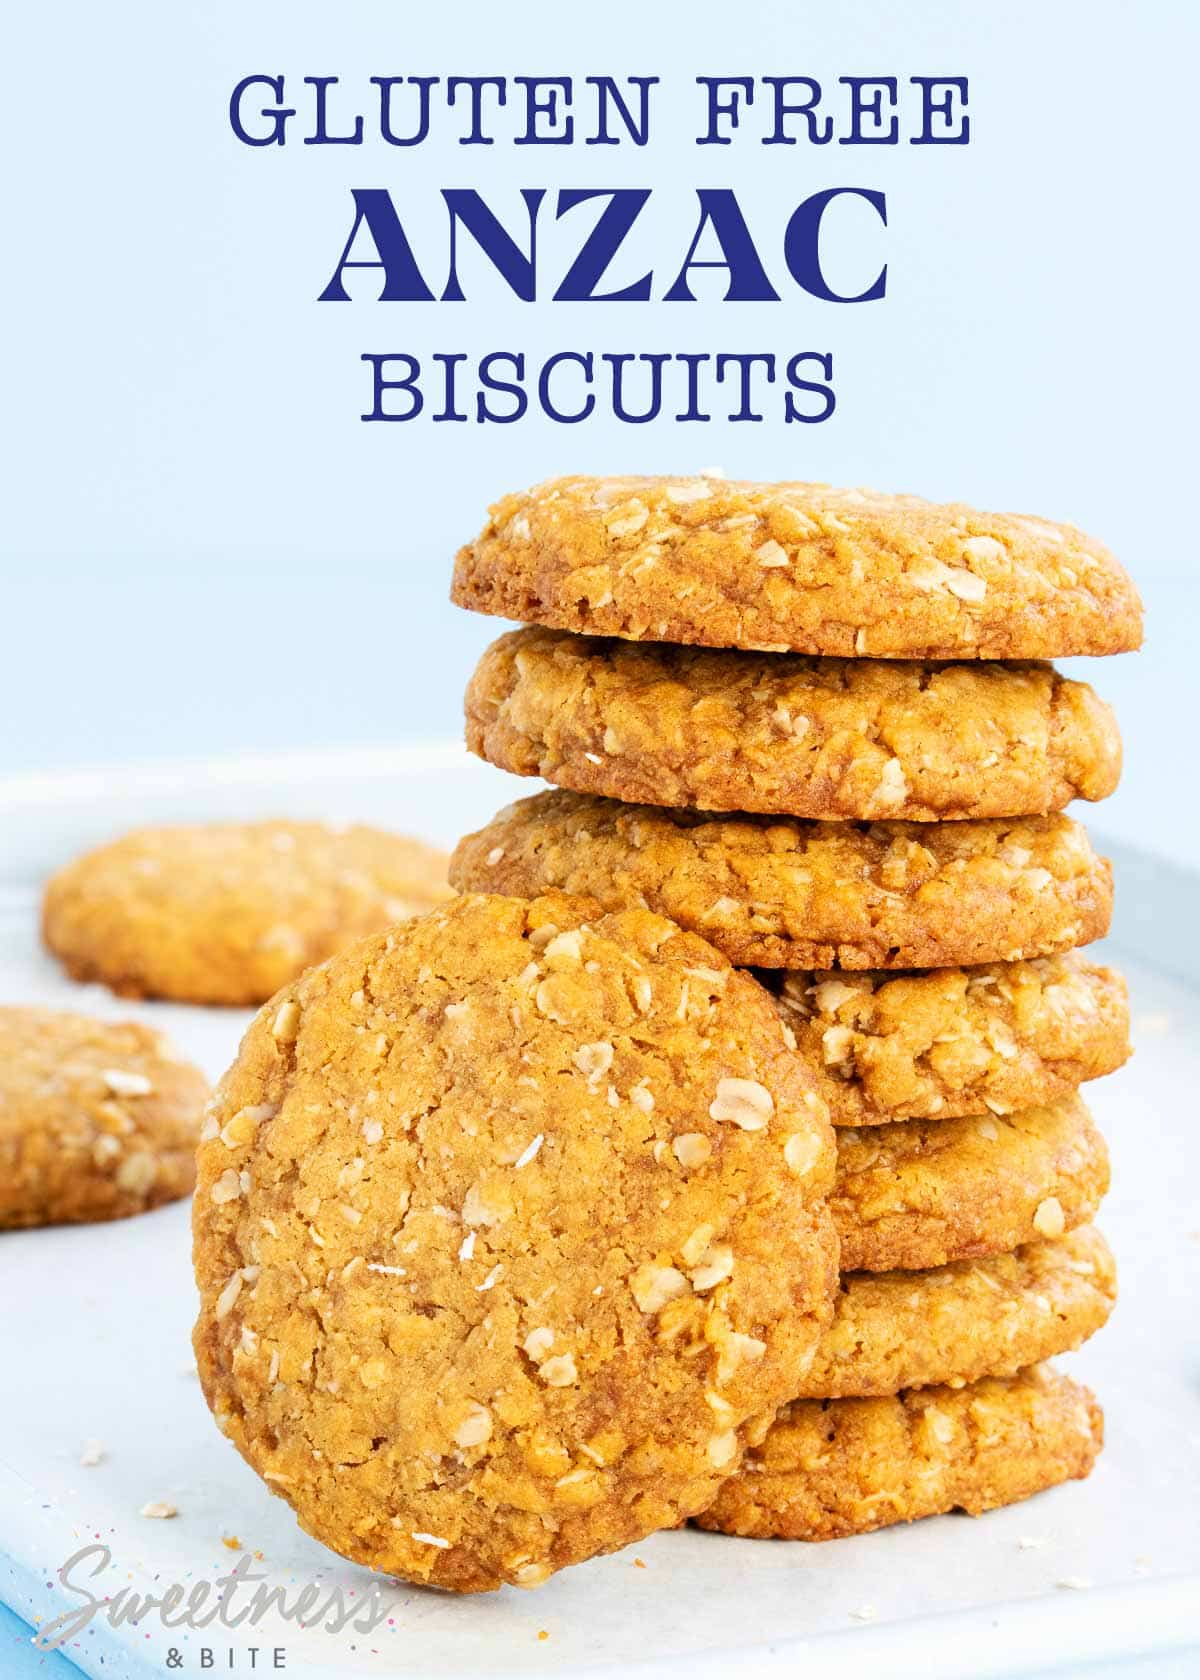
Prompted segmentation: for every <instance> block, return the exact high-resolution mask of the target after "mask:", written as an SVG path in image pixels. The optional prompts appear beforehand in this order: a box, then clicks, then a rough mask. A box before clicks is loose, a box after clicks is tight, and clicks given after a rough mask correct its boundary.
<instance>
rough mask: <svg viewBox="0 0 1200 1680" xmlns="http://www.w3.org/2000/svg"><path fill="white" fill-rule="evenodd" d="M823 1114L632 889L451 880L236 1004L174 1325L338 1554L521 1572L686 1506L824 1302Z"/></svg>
mask: <svg viewBox="0 0 1200 1680" xmlns="http://www.w3.org/2000/svg"><path fill="white" fill-rule="evenodd" d="M833 1166H834V1148H833V1134H832V1131H831V1129H830V1127H829V1123H828V1117H827V1113H826V1110H825V1108H824V1104H823V1103H822V1102H821V1100H820V1098H819V1097H818V1096H817V1094H816V1092H815V1088H814V1083H813V1080H812V1077H811V1075H810V1073H809V1072H808V1070H807V1068H806V1067H805V1066H804V1064H803V1063H802V1061H801V1060H800V1058H798V1057H796V1056H795V1055H794V1054H792V1053H790V1052H789V1051H788V1049H787V1046H786V1043H785V1040H784V1035H783V1030H782V1026H781V1023H780V1021H779V1018H778V1014H777V1012H776V1010H775V1007H774V1005H773V1003H772V1002H771V1000H770V999H769V998H768V996H767V995H766V993H765V992H764V991H763V990H762V988H761V987H760V986H758V984H757V982H755V981H753V980H752V979H751V978H750V977H749V976H747V975H744V974H739V973H737V972H736V971H735V970H733V969H732V968H731V967H730V966H729V965H728V964H727V963H726V962H725V961H724V959H723V958H721V957H720V956H719V955H718V953H716V952H715V951H714V950H713V949H712V948H711V947H710V946H708V945H706V944H705V943H704V942H703V941H702V940H699V939H698V938H696V937H695V936H693V935H689V934H686V933H682V932H680V930H679V929H678V928H676V927H675V926H673V925H672V924H670V923H668V922H666V921H664V920H663V919H662V918H660V917H657V916H654V915H651V914H649V913H647V912H645V911H629V912H623V913H620V914H616V915H605V914H602V913H600V912H599V911H598V910H597V909H596V907H595V906H594V905H588V904H586V903H583V904H581V903H580V902H578V901H572V900H569V899H567V898H565V897H563V896H561V895H554V896H551V897H548V898H541V899H536V900H533V901H532V902H526V901H520V900H516V899H505V898H497V897H488V896H466V897H463V898H460V899H457V900H455V901H453V902H452V903H450V904H449V905H447V906H445V907H444V908H441V909H438V910H435V911H433V912H431V913H430V914H428V915H427V916H424V917H421V918H419V919H417V920H414V921H411V922H408V923H405V924H403V925H401V926H399V927H395V928H392V929H390V930H389V931H388V932H386V933H384V934H381V935H378V936H376V937H374V938H372V939H369V940H366V941H364V942H362V943H361V944H359V945H357V946H355V947H352V948H350V949H348V950H346V951H343V952H341V953H339V954H338V955H337V956H335V957H334V958H332V959H331V960H330V961H329V962H327V963H325V964H323V965H322V966H321V967H319V968H317V969H314V970H311V971H309V973H307V974H306V975H304V976H302V977H301V978H300V979H299V980H298V981H296V982H295V983H294V984H293V985H291V986H289V987H288V988H286V989H285V990H284V991H283V992H282V993H280V994H279V996H277V997H276V998H275V999H273V1000H272V1002H271V1003H270V1004H269V1005H268V1006H267V1007H266V1009H264V1010H263V1011H261V1012H260V1014H259V1016H258V1017H257V1019H256V1020H255V1022H254V1023H253V1025H252V1026H251V1027H250V1029H249V1031H248V1033H247V1035H246V1037H245V1039H244V1040H243V1043H242V1047H241V1051H240V1053H239V1056H238V1059H237V1061H236V1062H235V1064H234V1066H233V1067H232V1068H231V1069H230V1071H229V1072H228V1073H227V1074H226V1076H225V1078H224V1079H223V1081H222V1082H221V1085H220V1088H219V1090H218V1094H217V1097H216V1100H215V1103H214V1106H213V1111H212V1115H211V1118H210V1120H209V1121H208V1122H207V1123H206V1127H205V1140H204V1141H203V1143H202V1145H201V1148H200V1154H199V1171H200V1181H199V1187H198V1190H197V1195H196V1200H195V1213H194V1230H195V1245H194V1247H195V1260H196V1269H197V1277H198V1282H199V1286H200V1292H201V1312H200V1317H199V1321H198V1323H197V1327H196V1333H195V1345H196V1351H197V1361H198V1365H199V1369H200V1374H201V1379H202V1382H203V1384H204V1390H205V1394H206V1396H207V1398H208V1401H209V1404H210V1406H211V1407H212V1409H213V1411H214V1412H215V1414H216V1416H217V1419H218V1422H219V1423H220V1425H221V1427H222V1428H223V1430H224V1431H225V1433H226V1434H227V1435H228V1436H229V1437H230V1439H231V1440H232V1441H233V1442H234V1444H235V1445H236V1446H237V1447H238V1449H239V1450H240V1451H241V1452H242V1454H243V1455H244V1456H245V1457H246V1458H247V1459H248V1461H249V1462H250V1463H251V1464H252V1465H253V1466H254V1468H255V1469H256V1470H257V1471H258V1472H259V1474H260V1475H262V1476H263V1477H264V1478H265V1479H266V1480H267V1481H268V1483H269V1484H270V1486H271V1487H272V1488H273V1490H274V1491H275V1492H277V1493H280V1494H282V1495H283V1497H285V1498H286V1499H287V1500H288V1501H289V1502H290V1503H291V1504H292V1506H293V1507H294V1509H295V1511H296V1513H297V1516H298V1517H299V1519H300V1521H301V1523H302V1525H303V1526H304V1527H305V1528H307V1529H308V1530H309V1532H311V1533H312V1534H314V1535H316V1537H317V1538H318V1539H320V1540H322V1541H323V1542H324V1543H325V1544H326V1545H328V1546H331V1547H332V1548H333V1549H334V1550H336V1551H340V1552H342V1553H344V1554H345V1555H346V1556H348V1557H352V1558H354V1559H356V1560H357V1561H358V1562H361V1563H364V1564H367V1565H369V1566H371V1567H373V1568H377V1569H380V1570H383V1571H385V1572H388V1573H392V1574H398V1575H401V1576H404V1577H405V1578H407V1579H410V1580H414V1581H418V1582H428V1583H430V1584H433V1585H437V1586H444V1587H449V1588H452V1589H455V1590H458V1591H479V1590H485V1589H488V1588H491V1587H495V1586H498V1585H500V1584H502V1583H505V1582H511V1583H515V1584H518V1585H534V1584H537V1583H538V1582H539V1581H541V1580H543V1579H544V1578H545V1577H546V1576H547V1575H549V1574H550V1573H551V1572H552V1571H554V1570H556V1569H559V1568H562V1567H564V1566H565V1565H567V1564H570V1563H575V1562H579V1561H581V1560H582V1559H584V1558H587V1557H591V1556H593V1555H595V1554H597V1553H600V1552H605V1551H609V1550H612V1549H615V1548H616V1547H618V1546H621V1545H624V1544H626V1543H628V1542H629V1541H632V1540H635V1539H637V1538H640V1537H642V1536H644V1535H646V1534H648V1533H650V1532H651V1531H653V1530H655V1529H658V1528H662V1527H665V1526H670V1525H672V1524H674V1523H675V1522H677V1521H678V1520H680V1519H681V1518H683V1517H686V1516H688V1515H691V1514H692V1513H694V1512H695V1511H698V1510H700V1509H702V1508H703V1507H704V1506H705V1505H706V1504H707V1503H708V1502H709V1501H710V1500H711V1498H712V1496H713V1494H714V1492H715V1491H716V1488H717V1486H718V1485H719V1483H720V1481H721V1479H722V1478H723V1476H725V1475H727V1474H728V1473H729V1470H730V1468H731V1467H732V1466H733V1465H735V1464H736V1463H737V1461H738V1458H739V1455H740V1453H741V1450H742V1447H743V1444H744V1437H745V1435H746V1433H748V1431H749V1430H750V1428H751V1427H752V1425H753V1424H754V1423H755V1422H756V1421H757V1420H761V1419H762V1417H763V1415H764V1414H766V1415H770V1414H772V1413H773V1411H774V1409H775V1408H776V1407H777V1406H778V1405H780V1404H782V1403H783V1402H784V1401H785V1400H786V1399H787V1398H788V1396H789V1394H790V1393H791V1391H792V1389H793V1387H794V1384H795V1381H796V1372H797V1371H802V1370H803V1369H804V1368H805V1367H806V1366H807V1364H808V1362H809V1361H810V1359H811V1358H812V1356H813V1353H814V1350H815V1348H816V1344H817V1341H818V1339H819V1336H820V1333H821V1330H822V1329H823V1328H824V1326H825V1325H826V1324H827V1323H828V1322H829V1318H830V1314H831V1311H832V1295H833V1290H834V1288H835V1286H836V1267H837V1249H836V1240H835V1238H834V1234H833V1229H832V1222H831V1220H830V1217H829V1214H828V1212H827V1210H826V1207H825V1203H824V1198H825V1195H826V1193H827V1191H828V1188H829V1186H830V1184H831V1182H832V1178H833Z"/></svg>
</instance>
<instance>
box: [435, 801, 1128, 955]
mask: <svg viewBox="0 0 1200 1680" xmlns="http://www.w3.org/2000/svg"><path fill="white" fill-rule="evenodd" d="M450 879H451V881H452V882H453V883H454V885H455V886H457V887H460V888H462V889H464V890H467V891H473V892H506V893H518V894H525V895H532V894H535V893H539V892H545V891H547V890H548V889H551V888H561V889H562V890H563V891H566V892H575V893H585V894H587V895H589V896H591V897H593V898H595V899H597V900H598V901H599V902H600V903H601V904H603V905H604V906H605V908H606V909H616V908H619V907H620V906H621V905H622V904H644V905H646V906H648V907H649V908H650V909H652V910H656V911H658V912H659V913H660V914H661V915H664V916H669V917H671V919H672V920H673V921H676V922H678V923H679V925H680V926H681V927H686V928H691V929H694V930H695V931H696V932H697V933H700V934H703V936H704V937H705V938H706V939H709V940H711V942H712V943H713V944H714V945H716V946H717V947H718V949H720V950H722V951H724V953H725V955H726V956H727V957H729V959H730V960H731V961H732V962H734V963H737V964H739V965H742V966H757V967H762V968H799V969H814V968H820V969H825V968H854V969H860V968H887V969H893V968H939V967H951V966H957V965H960V964H977V963H991V962H1000V961H1018V960H1022V959H1025V958H1029V957H1038V956H1046V955H1049V954H1050V953H1053V952H1058V951H1066V950H1070V949H1071V948H1072V947H1074V946H1076V945H1086V944H1087V943H1088V942H1089V941H1090V940H1093V939H1099V938H1100V937H1101V936H1102V935H1103V934H1105V933H1106V932H1107V931H1108V923H1109V917H1110V915H1111V913H1112V871H1111V869H1110V868H1109V865H1108V863H1107V862H1106V861H1105V860H1104V859H1103V858H1099V857H1097V855H1096V853H1095V852H1094V851H1093V850H1092V848H1091V845H1090V843H1089V841H1088V837H1087V834H1086V832H1085V830H1084V829H1083V828H1082V827H1081V826H1080V824H1079V823H1077V822H1074V821H1072V819H1071V818H1070V817H1065V816H1053V817H1028V818H1025V819H1022V820H1019V821H990V822H954V823H898V822H889V823H871V824H852V823H816V822H802V821H795V820H792V821H789V820H788V819H787V818H783V817H774V818H768V817H715V816H703V815H701V814H700V813H698V812H694V811H671V810H662V809H659V808H658V807H657V806H653V805H634V806H629V805H623V804H620V803H618V802H617V801H616V800H611V799H593V798H588V797H587V796H585V795H583V794H577V793H566V792H562V791H553V792H550V793H540V794H535V795H534V796H533V798H531V799H522V800H520V801H519V802H518V803H517V804H515V805H510V806H508V807H507V809H505V810H503V811H500V812H499V813H498V814H497V815H496V816H495V817H493V819H492V821H491V822H490V823H488V825H487V827H486V828H483V829H481V830H480V831H479V832H478V833H476V834H471V835H468V836H467V837H466V839H464V840H461V841H460V842H459V845H458V849H457V850H456V851H455V853H454V856H453V858H452V859H451V863H450Z"/></svg>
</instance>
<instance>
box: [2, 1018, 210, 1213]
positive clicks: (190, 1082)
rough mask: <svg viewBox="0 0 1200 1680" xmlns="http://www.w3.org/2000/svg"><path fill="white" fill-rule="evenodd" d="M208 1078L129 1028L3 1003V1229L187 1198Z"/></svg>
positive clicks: (145, 1031)
mask: <svg viewBox="0 0 1200 1680" xmlns="http://www.w3.org/2000/svg"><path fill="white" fill-rule="evenodd" d="M207 1097H208V1081H207V1080H206V1079H205V1077H204V1075H203V1074H202V1073H201V1072H200V1070H199V1069H198V1068H194V1067H192V1066H191V1064H190V1063H189V1062H184V1061H181V1060H180V1059H179V1057H178V1055H177V1054H176V1052H175V1051H174V1050H173V1049H172V1048H171V1046H170V1045H169V1044H168V1043H167V1041H166V1040H165V1039H164V1038H163V1037H162V1036H161V1034H159V1033H156V1032H152V1031H151V1030H150V1028H149V1027H143V1026H140V1025H139V1024H138V1023H137V1022H134V1021H97V1020H92V1019H91V1018H90V1017H88V1016H86V1015H69V1014H66V1013H65V1012H60V1011H57V1010H52V1009H34V1008H15V1007H14V1008H0V1230H11V1229H13V1228H14V1227H16V1226H28V1225H60V1224H77V1223H86V1222H90V1221H93V1220H101V1219H124V1218H125V1217H126V1216H127V1215H129V1214H133V1213H144V1212H146V1211H147V1209H149V1208H154V1207H158V1206H159V1204H160V1203H162V1202H171V1201H174V1200H175V1199H176V1198H177V1197H179V1196H186V1195H187V1194H188V1192H189V1191H190V1190H191V1188H192V1183H193V1181H194V1179H195V1166H194V1153H195V1148H196V1138H197V1136H198V1134H199V1130H200V1116H201V1114H202V1112H203V1109H204V1104H205V1100H206V1099H207Z"/></svg>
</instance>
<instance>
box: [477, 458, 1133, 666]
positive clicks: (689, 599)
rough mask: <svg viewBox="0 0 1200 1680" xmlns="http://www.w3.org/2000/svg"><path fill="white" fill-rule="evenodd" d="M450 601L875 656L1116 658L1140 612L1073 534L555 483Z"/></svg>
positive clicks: (832, 503) (507, 519)
mask: <svg viewBox="0 0 1200 1680" xmlns="http://www.w3.org/2000/svg"><path fill="white" fill-rule="evenodd" d="M451 593H452V596H453V599H454V600H455V601H457V602H458V604H459V606H462V607H470V608H472V609H473V610H474V611H475V612H485V613H496V614H498V615H499V616H500V617H501V618H513V619H523V620H528V621H530V622H533V623H536V624H546V625H550V626H552V627H553V628H555V629H558V630H575V631H583V632H585V633H587V634H592V635H599V636H622V637H628V638H631V639H632V640H634V641H660V642H693V643H700V644H703V645H704V646H707V647H735V648H759V649H766V650H780V649H790V650H791V651H793V652H796V653H815V654H840V655H843V656H846V657H849V656H852V655H859V656H861V655H864V654H869V655H873V656H874V657H876V658H883V659H898V658H899V659H964V658H965V659H972V658H977V659H1059V658H1064V657H1066V655H1068V654H1080V653H1121V652H1123V651H1125V650H1126V649H1129V648H1136V647H1138V646H1139V645H1140V643H1141V639H1142V606H1141V602H1140V600H1139V599H1138V594H1137V591H1136V589H1135V588H1134V587H1133V584H1132V583H1131V581H1130V579H1129V577H1128V576H1127V575H1126V573H1125V572H1124V570H1123V569H1122V568H1121V566H1120V565H1119V564H1118V563H1117V561H1116V560H1115V559H1114V558H1113V556H1112V555H1111V554H1110V553H1109V551H1108V550H1107V549H1106V548H1104V547H1103V546H1102V545H1101V544H1100V543H1098V542H1096V541H1095V540H1094V539H1093V538H1091V537H1088V536H1085V535H1084V533H1083V532H1082V531H1080V530H1078V529H1077V528H1076V527H1075V526H1073V525H1058V524H1052V523H1051V522H1050V521H1049V520H1045V519H1036V518H1032V517H1030V516H1028V515H1025V514H1015V513H981V512H979V511H978V510H976V509H975V508H970V507H965V506H963V505H962V504H961V503H950V504H938V503H936V502H927V501H923V500H922V499H921V498H920V497H918V496H891V495H884V494H881V493H880V492H879V491H874V490H838V489H834V488H833V487H831V486H830V485H827V484H802V483H791V484H788V483H782V484H753V483H745V482H738V481H733V480H724V479H721V478H719V477H712V476H708V475H706V476H704V477H701V478H586V477H582V476H579V477H573V478H557V479H551V480H550V481H549V482H547V483H545V484H538V485H535V486H534V488H533V489H531V490H526V491H524V492H522V493H520V494H517V495H511V496H505V497H504V498H503V499H502V500H501V501H499V502H497V503H496V505H495V506H494V507H493V508H492V509H491V511H490V517H489V519H488V522H487V524H486V526H485V527H484V529H483V531H482V533H481V534H480V535H479V536H478V537H477V538H476V539H475V541H474V542H472V543H468V544H467V546H466V547H465V548H463V549H462V550H461V551H460V552H459V555H458V559H457V562H456V564H455V569H454V583H453V588H452V591H451Z"/></svg>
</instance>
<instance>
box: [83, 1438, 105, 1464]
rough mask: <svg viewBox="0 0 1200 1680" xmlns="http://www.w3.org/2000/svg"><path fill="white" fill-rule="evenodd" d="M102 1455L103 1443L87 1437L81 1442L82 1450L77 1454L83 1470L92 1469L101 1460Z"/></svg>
mask: <svg viewBox="0 0 1200 1680" xmlns="http://www.w3.org/2000/svg"><path fill="white" fill-rule="evenodd" d="M104 1456H105V1451H104V1443H103V1442H102V1441H96V1440H90V1439H89V1440H87V1441H85V1442H84V1443H83V1451H82V1452H81V1453H80V1455H79V1462H80V1464H82V1465H83V1467H84V1469H85V1470H92V1469H94V1468H95V1467H96V1465H97V1464H99V1463H101V1462H102V1461H103V1459H104Z"/></svg>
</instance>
